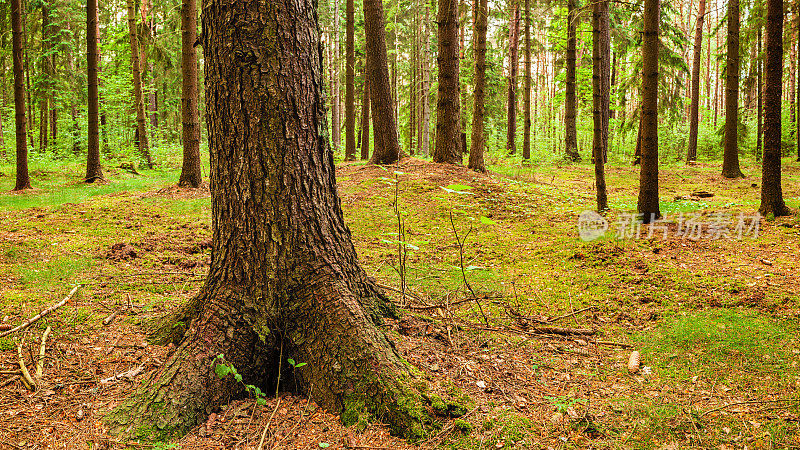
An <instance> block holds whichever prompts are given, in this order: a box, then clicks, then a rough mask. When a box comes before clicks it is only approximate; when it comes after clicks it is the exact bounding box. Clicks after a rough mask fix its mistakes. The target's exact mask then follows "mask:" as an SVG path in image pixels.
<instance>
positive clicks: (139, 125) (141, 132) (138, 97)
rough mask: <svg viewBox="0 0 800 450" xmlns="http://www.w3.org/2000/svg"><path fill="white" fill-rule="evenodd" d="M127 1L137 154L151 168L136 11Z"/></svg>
mask: <svg viewBox="0 0 800 450" xmlns="http://www.w3.org/2000/svg"><path fill="white" fill-rule="evenodd" d="M127 2H128V35H129V38H130V46H131V67H132V70H131V72H132V73H133V100H134V107H135V108H136V131H137V134H138V144H139V154H140V155H141V157H142V158H144V160H145V164H146V165H147V167H148V168H149V169H152V168H153V157H152V156H151V155H150V146H149V144H148V141H147V122H146V120H145V118H146V116H145V109H144V96H143V95H142V75H141V73H142V72H141V66H140V61H139V56H140V55H139V39H138V37H137V33H136V12H135V10H134V2H133V0H127Z"/></svg>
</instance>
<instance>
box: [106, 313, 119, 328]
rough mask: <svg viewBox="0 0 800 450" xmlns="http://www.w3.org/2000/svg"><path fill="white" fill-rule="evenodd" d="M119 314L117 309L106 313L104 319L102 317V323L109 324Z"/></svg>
mask: <svg viewBox="0 0 800 450" xmlns="http://www.w3.org/2000/svg"><path fill="white" fill-rule="evenodd" d="M118 314H119V310H116V311H114V312H112V313H111V314H109V315H108V317H106V318H105V319H103V325H109V324H110V323H111V322H113V321H114V318H115V317H117V315H118Z"/></svg>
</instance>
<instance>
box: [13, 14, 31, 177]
mask: <svg viewBox="0 0 800 450" xmlns="http://www.w3.org/2000/svg"><path fill="white" fill-rule="evenodd" d="M11 45H12V47H13V48H12V51H13V55H12V56H13V60H14V118H15V122H16V136H17V177H16V184H14V190H15V191H22V190H25V189H30V188H31V180H30V177H29V175H28V145H27V142H26V140H27V136H26V135H27V132H26V131H25V84H24V73H23V69H22V54H23V48H22V0H11Z"/></svg>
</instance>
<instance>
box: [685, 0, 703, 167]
mask: <svg viewBox="0 0 800 450" xmlns="http://www.w3.org/2000/svg"><path fill="white" fill-rule="evenodd" d="M705 15H706V0H700V6H699V10H698V12H697V23H696V29H695V33H694V60H693V65H692V99H691V102H692V104H691V109H690V110H689V151H688V154H687V155H686V160H687V161H695V160H696V159H697V130H698V127H699V125H700V58H701V57H702V53H703V20H704V19H705Z"/></svg>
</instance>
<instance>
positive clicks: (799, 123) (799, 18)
mask: <svg viewBox="0 0 800 450" xmlns="http://www.w3.org/2000/svg"><path fill="white" fill-rule="evenodd" d="M795 30H796V33H797V35H796V36H795V38H796V39H797V42H796V45H797V59H798V60H800V2H795ZM760 33H761V28H759V36H761V34H760ZM759 44H760V40H759ZM798 63H799V64H800V62H798ZM796 78H797V79H796V80H795V81H796V82H797V86H792V89H797V95H796V96H795V100H796V101H795V106H796V107H797V112H796V114H795V120H796V122H795V127H796V129H795V138H796V139H797V141H796V146H797V161H800V76H797V77H796Z"/></svg>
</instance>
